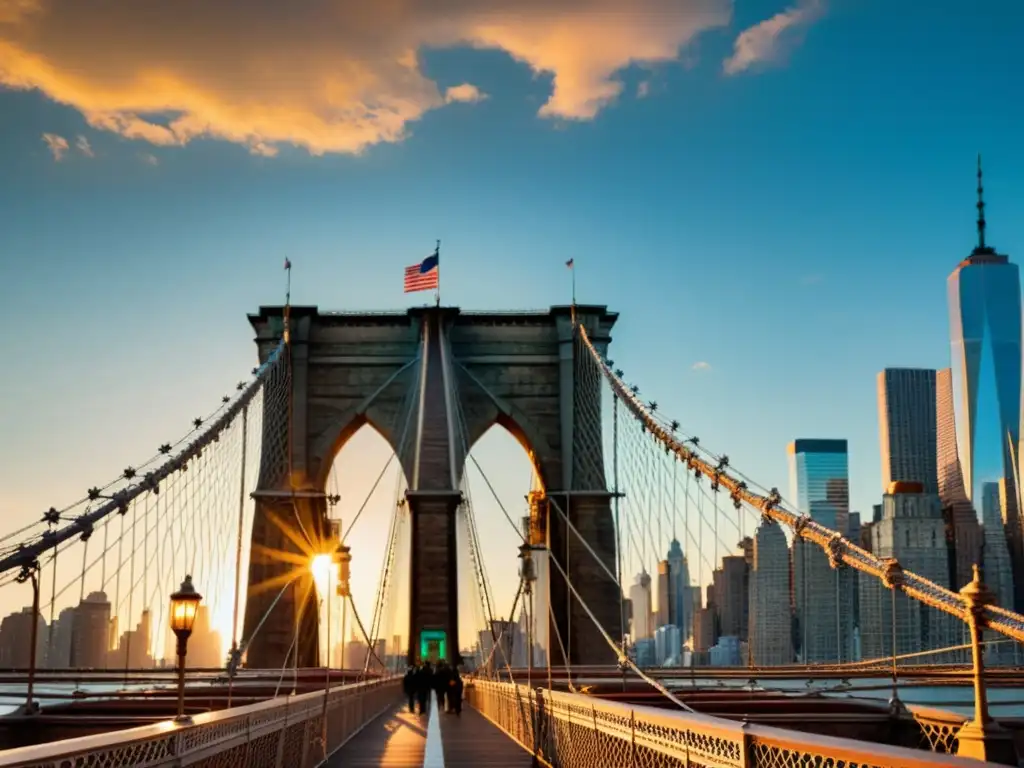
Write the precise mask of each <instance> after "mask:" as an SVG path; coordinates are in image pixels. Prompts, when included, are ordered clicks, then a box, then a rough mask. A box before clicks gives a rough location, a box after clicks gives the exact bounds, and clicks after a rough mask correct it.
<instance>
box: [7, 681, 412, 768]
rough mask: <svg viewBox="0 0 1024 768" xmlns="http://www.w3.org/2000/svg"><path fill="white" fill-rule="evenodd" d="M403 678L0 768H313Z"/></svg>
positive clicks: (393, 694) (384, 703) (82, 742)
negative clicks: (325, 742)
mask: <svg viewBox="0 0 1024 768" xmlns="http://www.w3.org/2000/svg"><path fill="white" fill-rule="evenodd" d="M400 695H401V685H400V680H398V679H390V680H382V681H372V682H365V683H353V684H351V685H343V686H338V687H337V688H334V689H332V690H331V692H330V694H329V698H328V701H327V729H326V730H327V749H326V750H325V749H324V745H323V731H324V728H323V713H324V693H323V692H322V691H317V692H313V693H304V694H301V695H299V696H281V697H278V698H276V699H271V700H269V701H263V702H260V703H259V704H250V705H248V706H245V707H236V708H234V709H225V710H221V711H219V712H209V713H206V714H202V715H198V716H196V717H195V718H194V719H193V722H192V723H190V724H178V723H175V722H173V721H170V720H167V721H163V722H159V723H154V724H153V725H145V726H141V727H139V728H129V729H126V730H122V731H114V732H111V733H104V734H98V735H95V736H82V737H80V738H75V739H65V740H63V741H55V742H52V743H49V744H40V745H37V746H31V747H20V748H18V749H11V750H7V751H5V752H0V768H30V767H31V768H64V766H89V767H90V768H121V767H122V766H129V765H130V766H145V767H146V768H158V767H161V766H167V767H168V768H169V767H170V766H195V767H196V768H230V767H231V766H246V768H281V766H287V768H313V766H317V765H320V764H321V763H322V762H323V761H324V755H325V752H326V754H327V755H330V754H331V753H333V752H334V751H335V750H337V749H338V748H340V747H341V746H342V745H344V744H345V742H347V741H348V740H349V739H350V738H352V737H353V736H354V735H355V734H356V733H358V732H359V731H360V730H361V729H362V728H363V726H365V725H366V724H367V723H369V722H371V721H372V720H374V719H376V718H377V717H378V716H379V715H381V714H382V713H383V712H384V711H386V710H387V709H388V708H389V707H391V706H392V705H394V704H395V703H396V702H397V701H398V700H399V698H400Z"/></svg>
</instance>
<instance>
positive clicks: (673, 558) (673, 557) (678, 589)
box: [667, 539, 693, 643]
mask: <svg viewBox="0 0 1024 768" xmlns="http://www.w3.org/2000/svg"><path fill="white" fill-rule="evenodd" d="M667 560H668V568H669V582H670V588H669V593H670V595H671V597H672V605H671V608H672V610H671V611H670V614H669V622H670V623H672V624H675V625H676V626H677V627H679V636H680V638H681V642H682V643H688V642H689V641H690V636H691V634H692V633H693V606H692V603H691V592H690V569H689V567H688V565H687V562H686V555H685V554H683V548H682V546H680V544H679V541H678V540H677V539H672V543H671V544H670V545H669V548H668V557H667Z"/></svg>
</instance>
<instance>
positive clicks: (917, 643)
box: [860, 481, 960, 663]
mask: <svg viewBox="0 0 1024 768" xmlns="http://www.w3.org/2000/svg"><path fill="white" fill-rule="evenodd" d="M883 509H884V512H883V516H882V519H881V521H879V522H878V523H876V524H874V525H872V527H871V536H872V545H871V552H872V553H873V554H874V555H875V556H876V557H881V558H888V557H894V558H896V559H898V560H899V561H900V564H901V565H902V566H903V567H904V568H905V569H907V570H908V571H913V572H914V573H916V574H918V575H920V576H923V577H924V578H926V579H930V580H932V581H934V582H936V583H937V584H946V583H948V581H949V558H948V556H947V552H946V540H945V530H944V523H943V520H942V510H941V507H940V502H939V498H938V496H937V495H936V494H934V493H927V492H925V489H924V485H923V484H922V483H919V482H899V481H898V482H894V483H892V484H891V485H890V486H889V489H888V492H887V493H886V495H885V496H884V497H883ZM860 592H861V594H860V603H861V608H860V610H861V616H862V623H861V634H860V637H861V647H862V649H863V655H864V658H865V659H877V658H880V657H883V656H889V655H891V654H892V653H893V648H892V638H893V635H894V634H895V637H896V650H895V653H896V654H908V653H915V652H917V651H923V650H928V649H929V648H946V647H948V646H950V645H954V644H955V643H957V642H959V641H960V633H959V625H958V624H957V625H955V626H954V622H955V619H953V618H952V617H950V616H949V615H948V614H946V613H944V612H942V611H939V610H937V609H935V608H931V607H928V606H926V605H923V604H921V603H918V602H917V601H915V600H914V599H913V598H910V597H908V596H907V595H905V594H903V593H894V592H892V591H891V590H888V589H886V588H885V587H884V586H883V585H882V584H881V583H880V582H879V581H878V580H877V579H862V580H861V582H860ZM893 607H895V609H896V616H895V623H893ZM958 660H959V659H957V658H956V657H950V656H946V655H943V656H936V657H935V658H933V659H927V658H925V659H922V660H921V661H922V663H926V662H929V661H932V662H943V661H945V662H950V661H958Z"/></svg>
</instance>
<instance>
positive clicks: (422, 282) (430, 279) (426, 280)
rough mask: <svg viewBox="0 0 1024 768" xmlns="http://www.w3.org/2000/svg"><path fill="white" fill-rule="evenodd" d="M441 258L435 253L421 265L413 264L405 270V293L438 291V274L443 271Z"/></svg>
mask: <svg viewBox="0 0 1024 768" xmlns="http://www.w3.org/2000/svg"><path fill="white" fill-rule="evenodd" d="M440 262H441V257H440V255H439V254H438V253H437V251H435V252H434V253H432V254H431V255H430V256H427V258H425V259H424V260H423V261H421V262H420V263H419V264H413V265H412V266H411V267H406V268H405V292H406V293H415V292H416V291H431V290H436V289H437V285H438V272H440V270H441V266H440Z"/></svg>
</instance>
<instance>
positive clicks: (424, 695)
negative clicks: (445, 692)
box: [416, 662, 434, 715]
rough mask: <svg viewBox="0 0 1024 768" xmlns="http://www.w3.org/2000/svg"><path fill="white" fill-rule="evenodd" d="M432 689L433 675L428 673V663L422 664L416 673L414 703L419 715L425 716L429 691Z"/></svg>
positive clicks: (428, 701)
mask: <svg viewBox="0 0 1024 768" xmlns="http://www.w3.org/2000/svg"><path fill="white" fill-rule="evenodd" d="M433 687H434V675H433V673H432V672H431V671H430V663H429V662H427V663H424V664H423V665H422V666H421V667H420V668H419V671H417V672H416V701H417V702H418V703H419V706H420V714H421V715H425V714H427V706H428V705H429V703H430V691H431V689H432V688H433Z"/></svg>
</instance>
